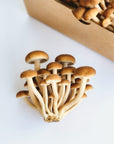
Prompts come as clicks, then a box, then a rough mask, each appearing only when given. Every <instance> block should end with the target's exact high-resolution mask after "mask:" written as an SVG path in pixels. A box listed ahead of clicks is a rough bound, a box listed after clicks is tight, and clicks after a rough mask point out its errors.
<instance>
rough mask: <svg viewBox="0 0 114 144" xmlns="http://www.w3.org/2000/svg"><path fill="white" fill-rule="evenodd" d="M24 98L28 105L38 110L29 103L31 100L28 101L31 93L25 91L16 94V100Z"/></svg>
mask: <svg viewBox="0 0 114 144" xmlns="http://www.w3.org/2000/svg"><path fill="white" fill-rule="evenodd" d="M21 97H23V99H24V100H25V101H26V102H27V104H28V105H29V106H31V107H33V108H36V106H35V105H34V104H33V103H32V102H30V101H29V99H27V98H28V97H30V96H29V91H27V90H23V91H19V92H18V93H17V94H16V98H21Z"/></svg>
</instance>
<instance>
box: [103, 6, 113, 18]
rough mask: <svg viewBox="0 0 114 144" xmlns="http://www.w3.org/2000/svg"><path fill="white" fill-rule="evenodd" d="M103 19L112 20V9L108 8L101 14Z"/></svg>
mask: <svg viewBox="0 0 114 144" xmlns="http://www.w3.org/2000/svg"><path fill="white" fill-rule="evenodd" d="M103 15H104V17H105V18H110V19H114V8H108V9H106V10H105V11H104V13H103Z"/></svg>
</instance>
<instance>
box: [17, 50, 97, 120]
mask: <svg viewBox="0 0 114 144" xmlns="http://www.w3.org/2000/svg"><path fill="white" fill-rule="evenodd" d="M48 59H49V56H48V54H47V53H46V52H44V51H32V52H30V53H29V54H27V56H26V58H25V61H26V62H27V63H29V64H34V70H32V69H29V70H26V71H24V72H22V73H21V74H20V77H21V78H22V79H26V81H25V84H24V87H25V88H26V90H21V91H19V92H18V93H17V94H16V97H17V98H20V97H21V98H23V99H24V100H25V101H26V102H27V103H28V104H29V105H30V106H31V107H33V108H35V109H36V110H38V111H39V112H40V114H41V115H42V116H43V117H44V120H45V121H47V122H52V121H60V120H61V119H62V118H63V117H64V116H65V115H66V114H67V113H68V112H69V111H71V110H72V109H73V108H75V107H76V106H77V105H78V104H79V103H80V102H81V101H82V100H83V99H84V98H86V97H87V91H88V90H91V89H92V88H93V87H92V85H90V84H88V82H89V80H90V78H91V77H93V76H94V75H95V74H96V71H95V69H94V68H92V67H89V66H83V67H78V68H75V67H73V65H74V64H75V61H76V60H75V58H74V57H73V56H72V55H69V54H62V55H59V56H57V57H56V58H55V62H51V63H49V64H47V66H46V68H41V64H42V63H43V62H46V61H47V60H48Z"/></svg>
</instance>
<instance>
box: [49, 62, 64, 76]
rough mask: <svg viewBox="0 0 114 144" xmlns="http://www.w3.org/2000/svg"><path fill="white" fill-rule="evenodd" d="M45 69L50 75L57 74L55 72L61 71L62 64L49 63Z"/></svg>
mask: <svg viewBox="0 0 114 144" xmlns="http://www.w3.org/2000/svg"><path fill="white" fill-rule="evenodd" d="M47 69H48V70H49V71H52V74H57V71H58V70H60V69H62V64H60V63H58V62H51V63H49V64H48V65H47Z"/></svg>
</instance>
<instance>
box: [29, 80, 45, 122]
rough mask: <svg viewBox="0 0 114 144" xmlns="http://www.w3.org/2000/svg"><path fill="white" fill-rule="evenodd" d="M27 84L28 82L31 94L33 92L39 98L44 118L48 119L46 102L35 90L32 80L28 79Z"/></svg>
mask: <svg viewBox="0 0 114 144" xmlns="http://www.w3.org/2000/svg"><path fill="white" fill-rule="evenodd" d="M27 82H28V87H29V89H30V92H33V93H34V94H35V95H36V97H37V98H38V100H39V102H40V106H41V109H42V114H43V116H44V118H45V119H46V118H47V114H46V111H45V105H44V101H43V98H42V96H41V95H40V93H39V92H38V91H37V89H36V88H35V86H34V84H33V80H32V78H27Z"/></svg>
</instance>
